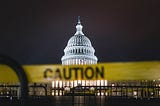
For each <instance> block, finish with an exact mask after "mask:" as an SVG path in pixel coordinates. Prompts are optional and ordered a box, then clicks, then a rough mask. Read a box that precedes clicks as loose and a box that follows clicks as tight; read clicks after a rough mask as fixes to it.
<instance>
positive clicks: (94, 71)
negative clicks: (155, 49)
mask: <svg viewBox="0 0 160 106" xmlns="http://www.w3.org/2000/svg"><path fill="white" fill-rule="evenodd" d="M23 68H24V70H25V73H26V75H27V77H28V80H29V82H31V83H32V82H50V81H53V80H159V79H160V61H146V62H112V63H99V64H95V65H71V66H62V65H24V66H23ZM1 82H5V83H6V82H19V81H18V77H17V76H16V74H15V73H14V71H13V70H12V69H11V68H9V67H8V66H6V65H0V83H1Z"/></svg>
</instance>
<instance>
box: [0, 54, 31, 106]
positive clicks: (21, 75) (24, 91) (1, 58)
mask: <svg viewBox="0 0 160 106" xmlns="http://www.w3.org/2000/svg"><path fill="white" fill-rule="evenodd" d="M0 64H4V65H8V66H9V67H11V68H12V69H13V70H14V71H15V73H16V74H17V76H18V79H19V81H20V87H21V89H20V91H21V105H22V106H27V103H28V102H27V101H28V80H27V76H26V74H25V72H24V70H23V68H22V67H21V65H20V64H19V63H18V62H16V61H15V60H14V59H12V58H10V57H8V56H5V55H0Z"/></svg>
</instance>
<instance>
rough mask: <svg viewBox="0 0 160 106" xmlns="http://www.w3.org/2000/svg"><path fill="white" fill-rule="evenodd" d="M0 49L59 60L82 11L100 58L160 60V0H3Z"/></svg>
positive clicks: (24, 60)
mask: <svg viewBox="0 0 160 106" xmlns="http://www.w3.org/2000/svg"><path fill="white" fill-rule="evenodd" d="M0 4H1V6H0V8H1V9H0V53H1V54H6V55H8V56H10V57H13V58H14V59H16V60H17V61H18V62H20V63H21V64H61V57H62V56H63V55H64V53H63V49H64V48H65V46H66V45H67V42H68V40H69V38H70V37H71V36H73V35H74V34H75V31H76V28H75V26H76V24H77V17H78V16H81V22H82V25H83V33H84V34H85V35H86V36H87V37H88V38H89V39H90V40H91V42H92V45H93V47H94V48H95V50H96V52H95V55H96V56H97V57H98V59H99V62H115V61H116V62H117V61H146V60H160V0H95V1H94V0H91V1H87V0H57V1H55V0H32V1H31V0H3V1H1V3H0Z"/></svg>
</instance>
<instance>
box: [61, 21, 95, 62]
mask: <svg viewBox="0 0 160 106" xmlns="http://www.w3.org/2000/svg"><path fill="white" fill-rule="evenodd" d="M82 28H83V26H82V25H81V22H80V19H78V24H77V25H76V29H77V31H76V33H75V34H74V36H72V37H71V38H70V39H69V41H68V44H67V46H66V48H65V49H64V53H65V54H64V56H63V57H62V58H61V60H62V65H81V64H82V65H83V64H96V63H97V60H98V59H97V57H96V56H95V55H94V53H95V49H94V48H93V47H92V44H91V41H90V40H89V39H88V38H87V37H86V36H85V35H84V33H83V32H82Z"/></svg>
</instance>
